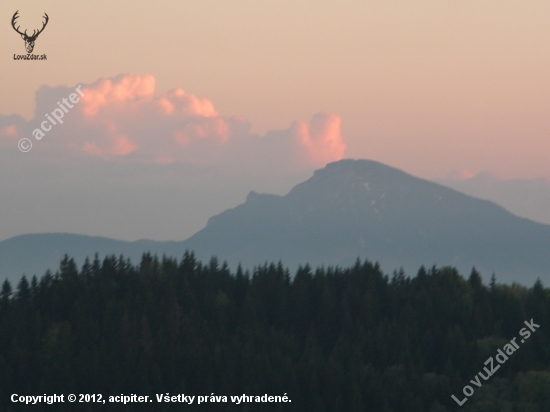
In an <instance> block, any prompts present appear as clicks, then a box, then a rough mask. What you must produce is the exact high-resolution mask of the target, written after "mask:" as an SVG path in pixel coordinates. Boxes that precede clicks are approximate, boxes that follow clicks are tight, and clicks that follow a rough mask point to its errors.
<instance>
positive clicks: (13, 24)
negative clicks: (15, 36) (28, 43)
mask: <svg viewBox="0 0 550 412" xmlns="http://www.w3.org/2000/svg"><path fill="white" fill-rule="evenodd" d="M18 13H19V10H17V11H16V12H15V13H14V15H13V17H12V19H11V25H12V27H13V29H14V30H15V31H16V32H17V33H19V34H20V35H21V36H26V35H27V30H25V33H21V32H20V31H19V27H21V26H17V28H16V27H15V20H17V18H18V17H19V16H18V15H17V14H18Z"/></svg>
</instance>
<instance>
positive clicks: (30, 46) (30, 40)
mask: <svg viewBox="0 0 550 412" xmlns="http://www.w3.org/2000/svg"><path fill="white" fill-rule="evenodd" d="M18 13H19V10H17V11H16V12H15V14H14V15H13V18H12V19H11V25H12V27H13V29H14V30H15V31H16V32H17V33H19V34H20V35H21V37H22V38H23V40H25V48H26V49H27V53H32V51H33V50H34V42H35V41H36V38H37V37H38V35H39V34H40V33H42V32H43V31H44V28H45V27H46V25H47V24H48V20H49V17H48V15H47V14H46V13H44V18H45V19H46V21H44V23H43V25H42V28H41V29H40V30H38V31H36V30H34V31H33V33H32V36H29V35H27V30H25V32H24V33H22V32H20V31H19V27H20V26H17V27H15V20H17V18H18V17H19V16H18Z"/></svg>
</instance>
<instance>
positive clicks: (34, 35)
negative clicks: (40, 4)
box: [32, 12, 50, 38]
mask: <svg viewBox="0 0 550 412" xmlns="http://www.w3.org/2000/svg"><path fill="white" fill-rule="evenodd" d="M44 18H45V19H46V21H45V22H44V23H42V28H41V29H40V30H38V33H36V34H34V32H33V33H32V37H34V38H36V37H38V35H39V34H40V33H42V32H43V31H44V28H45V27H46V25H47V24H48V21H49V20H50V18H49V17H48V14H47V13H46V12H44ZM35 31H36V30H35Z"/></svg>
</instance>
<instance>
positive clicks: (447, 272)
mask: <svg viewBox="0 0 550 412" xmlns="http://www.w3.org/2000/svg"><path fill="white" fill-rule="evenodd" d="M549 309H550V290H549V289H547V288H544V287H543V285H542V283H541V282H540V281H537V282H536V283H535V284H534V285H533V286H532V287H530V288H528V287H524V286H520V285H517V284H513V285H504V284H499V283H497V282H496V279H495V278H494V277H493V278H492V280H491V282H490V283H489V284H484V283H483V282H482V278H481V276H480V274H479V273H478V272H477V271H476V270H475V268H474V269H472V272H471V273H470V275H469V276H468V277H463V276H461V274H459V273H458V272H457V270H456V269H454V268H452V267H441V268H437V267H432V268H428V269H427V268H425V267H421V268H420V269H419V271H418V273H417V274H416V275H415V276H407V275H406V274H405V273H404V272H403V271H395V272H393V274H391V275H388V274H384V273H383V271H382V270H381V268H380V267H379V266H378V264H372V263H371V262H369V261H360V260H357V262H356V263H355V265H353V266H351V267H348V268H339V267H319V268H315V269H314V268H311V267H309V266H308V265H305V266H302V267H300V268H299V269H298V270H297V271H296V273H292V274H291V273H290V272H289V270H287V269H286V268H285V267H284V265H283V264H282V263H280V262H279V263H277V264H275V263H266V264H264V265H261V266H258V267H255V268H254V269H252V270H244V269H243V268H241V267H240V266H239V267H238V269H237V270H236V271H231V270H230V269H229V267H228V266H227V264H226V263H223V264H220V262H218V260H217V259H216V258H212V259H211V260H210V261H209V262H208V263H202V262H199V261H197V259H196V258H195V256H194V255H193V253H190V252H185V254H184V256H183V257H182V259H174V258H168V257H165V256H163V257H157V256H153V255H151V254H144V255H143V257H142V259H141V262H140V263H139V264H138V265H133V264H132V263H131V262H130V261H129V260H127V259H125V258H124V257H122V256H121V257H116V256H108V257H106V258H104V259H103V260H100V259H99V258H98V257H97V255H96V256H95V258H94V259H92V260H86V262H85V263H84V265H83V266H82V267H81V268H79V267H77V265H76V264H75V262H74V260H73V259H71V258H70V257H68V256H65V257H64V259H63V260H62V261H61V263H60V267H59V270H58V271H57V272H56V273H51V272H49V271H48V272H47V273H46V274H45V275H44V276H42V277H40V278H37V277H36V276H34V277H32V279H30V280H29V279H27V278H26V277H22V278H21V280H20V281H19V282H18V284H17V285H15V286H14V285H11V284H10V283H9V282H8V281H7V280H6V281H5V282H4V283H3V285H2V289H1V292H0V409H1V410H4V411H18V410H33V411H42V410H44V411H45V410H57V411H78V410H82V411H96V410H105V411H118V410H120V411H129V410H132V411H134V410H135V411H141V410H144V411H150V410H181V409H182V408H183V409H196V410H199V409H200V410H205V411H218V410H220V411H226V410H227V411H231V410H235V411H252V410H253V411H316V412H323V411H326V412H339V411H341V412H354V411H379V412H390V411H395V412H398V411H399V412H400V411H409V412H417V411H418V412H427V411H428V412H443V411H455V410H459V409H460V410H463V411H495V412H496V411H498V412H502V411H510V412H511V411H518V412H519V411H550V368H549V366H550V325H549V322H548V321H549V316H550V311H549ZM530 319H534V321H535V322H536V323H537V324H539V325H540V329H539V330H537V332H536V333H534V334H533V335H532V337H531V338H530V339H529V340H528V341H526V342H525V343H523V344H521V346H520V347H519V349H518V350H517V352H515V353H514V354H513V355H511V356H510V359H509V360H507V362H506V364H505V365H502V367H501V368H500V369H499V370H498V371H497V372H495V373H494V375H493V376H492V377H491V378H490V379H489V380H487V381H482V386H481V387H480V388H477V387H476V390H475V394H474V395H473V396H471V397H470V398H469V399H468V401H467V402H466V403H465V404H464V405H463V406H462V407H460V408H459V407H458V405H457V404H456V402H455V401H454V400H453V399H452V398H451V395H453V394H455V396H456V397H457V398H459V399H462V398H464V395H462V389H463V387H464V386H465V385H468V384H469V381H470V380H471V379H472V378H473V377H474V376H475V375H476V373H477V372H479V370H481V369H482V368H483V366H484V362H485V361H486V360H487V359H488V358H489V357H490V356H494V355H495V354H496V353H497V350H498V349H499V348H502V347H503V346H504V345H505V344H506V343H508V342H509V341H510V339H512V338H514V337H518V336H519V335H518V331H519V330H520V329H521V328H522V327H524V326H525V325H524V321H526V320H530ZM14 393H16V394H20V395H44V394H70V393H73V394H102V395H103V396H104V398H105V397H108V396H110V395H115V396H117V395H121V394H126V395H131V394H137V395H149V396H150V397H151V398H154V397H155V395H156V394H163V395H165V394H167V393H169V394H171V395H178V394H182V395H183V394H185V395H194V396H210V395H211V394H215V395H216V396H218V395H219V396H222V395H223V396H227V397H230V396H243V395H247V396H263V395H266V394H267V395H268V396H283V394H285V395H286V396H288V398H289V399H290V400H291V402H290V403H258V404H244V403H243V404H239V405H236V404H232V403H223V404H215V403H211V404H210V403H209V404H201V405H191V406H185V407H183V405H182V404H156V403H155V404H149V405H144V404H137V403H136V404H132V405H130V406H129V405H120V404H108V405H94V404H91V403H90V404H86V403H81V404H79V403H76V404H69V403H62V404H56V405H55V406H54V407H53V408H52V407H51V406H48V405H45V404H37V405H32V406H24V405H21V404H16V403H12V402H11V400H10V396H11V395H12V394H14ZM153 405H154V407H153Z"/></svg>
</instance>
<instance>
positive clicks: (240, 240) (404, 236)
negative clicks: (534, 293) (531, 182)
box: [184, 160, 550, 284]
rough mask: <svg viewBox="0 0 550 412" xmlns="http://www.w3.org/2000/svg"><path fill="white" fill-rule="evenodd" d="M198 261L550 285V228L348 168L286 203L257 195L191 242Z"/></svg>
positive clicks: (340, 167) (315, 180)
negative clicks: (452, 271)
mask: <svg viewBox="0 0 550 412" xmlns="http://www.w3.org/2000/svg"><path fill="white" fill-rule="evenodd" d="M184 245H185V247H186V248H189V249H192V250H194V251H195V252H196V254H197V256H198V257H200V258H203V259H204V258H207V257H208V256H210V255H211V254H213V253H214V254H216V255H217V256H218V257H219V258H220V259H227V260H228V261H229V262H230V263H235V262H238V261H241V262H243V264H244V265H247V266H248V265H251V264H258V263H261V262H263V261H265V260H268V261H271V260H279V259H280V260H282V261H283V262H284V263H285V264H288V265H290V266H291V267H295V266H296V265H298V264H299V263H305V262H309V263H310V264H312V265H320V264H324V265H349V264H350V263H353V261H354V260H355V259H356V258H357V257H358V256H360V257H362V258H368V259H370V260H374V261H378V262H380V264H381V265H382V268H383V269H384V270H386V271H388V272H391V271H392V270H394V269H399V268H400V267H403V268H404V269H405V270H406V272H407V273H409V274H414V273H416V271H417V270H418V268H419V267H420V266H421V265H425V266H431V265H434V264H436V265H439V266H440V265H453V266H456V267H457V268H458V269H459V270H460V271H462V272H463V273H469V272H470V270H471V269H472V267H473V266H475V267H476V268H477V269H478V270H479V271H480V272H481V273H482V275H483V276H484V278H485V280H488V278H489V277H490V276H491V274H492V273H493V272H496V275H497V279H498V280H499V281H507V282H511V281H517V282H520V283H525V284H532V283H533V282H534V281H535V280H536V278H537V277H540V278H541V279H542V280H543V281H544V280H547V281H548V280H550V253H548V247H549V246H550V226H548V225H543V224H539V223H535V222H532V221H530V220H527V219H524V218H520V217H517V216H515V215H512V214H511V213H509V212H507V211H506V210H505V209H503V208H502V207H500V206H498V205H496V204H494V203H491V202H489V201H486V200H481V199H477V198H473V197H469V196H467V195H464V194H461V193H459V192H457V191H454V190H452V189H449V188H447V187H444V186H441V185H439V184H436V183H432V182H429V181H426V180H423V179H419V178H416V177H413V176H411V175H408V174H406V173H404V172H401V171H400V170H397V169H395V168H392V167H388V166H385V165H383V164H381V163H378V162H374V161H367V160H342V161H339V162H335V163H331V164H329V165H327V166H326V167H325V168H324V169H321V170H317V171H316V172H315V174H314V175H313V177H311V178H310V179H309V180H307V181H305V182H303V183H301V184H299V185H297V186H295V187H294V188H293V189H292V190H291V191H290V192H289V193H288V194H287V195H286V196H274V195H263V194H257V193H254V192H251V193H250V194H249V195H248V197H247V199H246V202H245V203H244V204H242V205H240V206H237V207H236V208H234V209H230V210H227V211H225V212H223V213H221V214H220V215H217V216H214V217H212V218H211V219H210V220H209V221H208V224H207V225H206V227H205V228H204V229H202V230H201V231H199V232H198V233H196V234H195V235H193V236H192V237H191V238H189V239H188V240H187V241H185V242H184Z"/></svg>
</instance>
